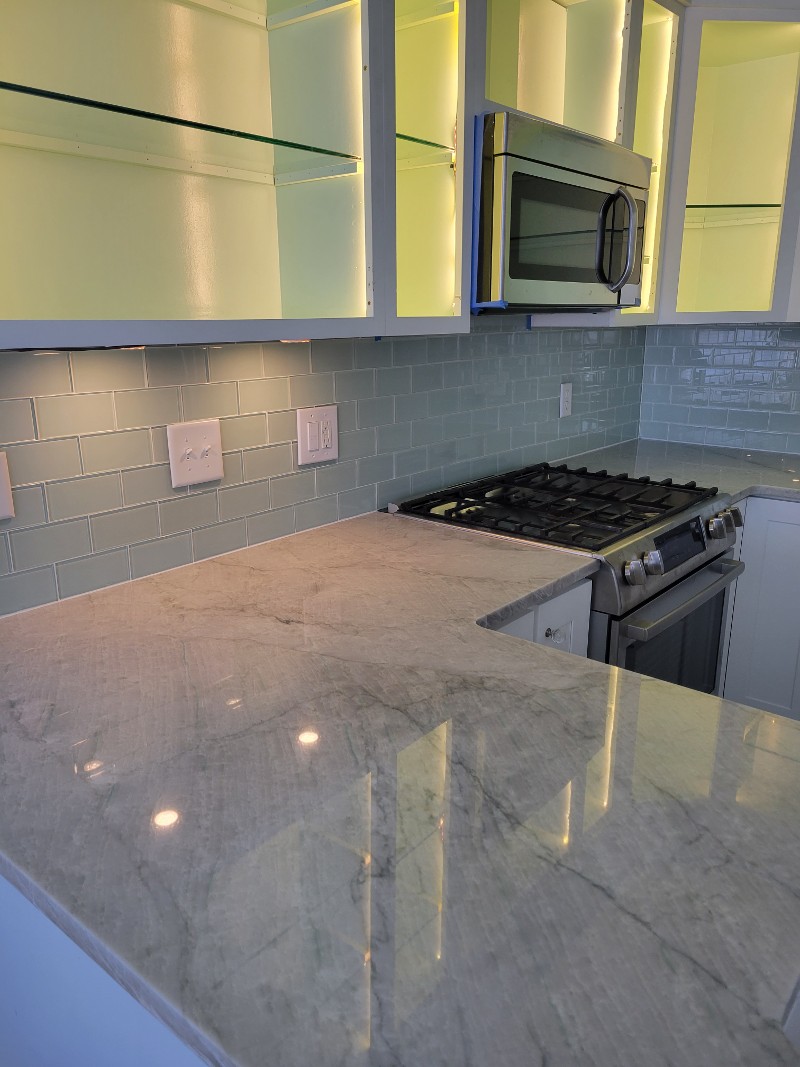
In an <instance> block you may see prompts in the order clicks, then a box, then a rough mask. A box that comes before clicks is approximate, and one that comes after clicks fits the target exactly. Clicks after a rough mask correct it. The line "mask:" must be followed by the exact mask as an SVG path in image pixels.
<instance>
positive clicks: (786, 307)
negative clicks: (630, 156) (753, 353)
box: [656, 0, 800, 324]
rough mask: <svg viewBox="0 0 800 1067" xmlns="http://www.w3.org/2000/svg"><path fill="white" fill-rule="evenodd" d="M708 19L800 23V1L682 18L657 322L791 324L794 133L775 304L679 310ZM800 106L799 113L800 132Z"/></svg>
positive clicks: (795, 273) (796, 204) (794, 304)
mask: <svg viewBox="0 0 800 1067" xmlns="http://www.w3.org/2000/svg"><path fill="white" fill-rule="evenodd" d="M708 21H719V22H796V21H800V2H798V0H794V2H793V3H792V4H791V5H790V6H785V7H780V6H779V5H777V4H774V3H773V4H771V5H770V6H769V7H767V8H759V7H757V6H755V5H754V4H753V3H752V2H750V3H747V4H745V3H742V4H739V5H738V6H732V5H731V4H726V5H724V6H723V5H721V4H713V3H712V4H708V3H707V4H705V5H704V4H702V3H701V4H699V5H696V6H693V7H690V8H688V9H687V10H686V11H685V12H684V14H683V17H682V23H683V26H682V31H681V32H682V41H681V47H680V53H679V71H678V85H677V94H676V101H675V114H674V123H673V131H674V132H673V138H672V150H671V167H670V174H669V180H668V186H667V198H666V202H665V218H664V234H663V243H662V271H661V280H660V285H659V290H658V293H657V298H656V321H657V322H658V323H660V324H685V323H693V324H697V323H699V324H703V323H717V322H719V321H720V319H721V318H724V320H725V322H732V323H736V322H742V323H747V322H764V321H765V319H766V320H769V321H771V322H772V321H778V322H786V321H792V320H793V318H796V317H797V315H798V313H800V257H798V247H797V246H798V238H799V237H800V196H793V195H792V190H793V189H797V188H798V187H799V186H800V137H798V136H793V138H792V145H791V150H790V154H789V162H788V168H787V175H786V194H785V197H784V200H785V202H784V207H783V213H782V217H781V232H780V235H779V244H778V257H777V264H776V270H775V287H774V290H773V297H772V307H771V308H769V309H766V310H764V309H762V310H760V311H759V310H756V311H724V310H720V311H705V312H702V311H701V312H697V311H692V312H688V311H683V312H680V311H678V310H677V299H678V279H679V275H680V267H681V253H682V248H683V226H684V214H685V210H686V197H687V192H688V184H689V163H690V159H691V150H692V133H693V128H694V112H695V99H696V89H697V81H698V74H699V69H700V45H701V38H702V33H703V27H704V26H705V24H706V22H708ZM798 119H800V109H796V111H795V117H794V133H795V134H796V132H797V124H798Z"/></svg>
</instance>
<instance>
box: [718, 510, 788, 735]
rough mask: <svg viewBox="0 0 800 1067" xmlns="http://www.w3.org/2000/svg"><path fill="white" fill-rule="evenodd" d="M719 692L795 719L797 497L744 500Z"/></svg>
mask: <svg viewBox="0 0 800 1067" xmlns="http://www.w3.org/2000/svg"><path fill="white" fill-rule="evenodd" d="M742 534H743V536H742V542H741V546H742V547H741V558H742V560H743V561H744V564H745V571H744V574H742V576H741V578H739V580H738V582H737V586H736V591H735V594H734V597H735V599H734V604H733V615H732V622H731V633H730V642H729V645H728V655H727V670H726V672H725V682H724V687H723V696H724V697H725V698H726V699H728V700H736V701H738V702H739V703H742V704H750V705H752V706H753V707H755V708H761V709H763V710H764V711H771V712H775V713H776V714H779V715H788V716H791V717H792V718H795V719H800V678H799V677H798V666H800V566H798V549H799V548H800V503H797V502H793V501H789V500H765V499H761V498H759V497H752V498H750V499H749V500H748V501H747V511H746V514H745V525H744V529H743V531H742Z"/></svg>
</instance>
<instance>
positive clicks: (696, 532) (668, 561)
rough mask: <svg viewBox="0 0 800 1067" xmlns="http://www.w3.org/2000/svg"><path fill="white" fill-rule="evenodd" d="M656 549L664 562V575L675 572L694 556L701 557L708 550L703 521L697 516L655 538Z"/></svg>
mask: <svg viewBox="0 0 800 1067" xmlns="http://www.w3.org/2000/svg"><path fill="white" fill-rule="evenodd" d="M653 541H654V543H655V546H656V549H657V551H658V552H660V553H661V558H662V560H663V561H664V574H666V573H667V572H668V571H674V570H675V568H676V567H680V565H681V563H686V561H687V560H690V559H691V558H692V556H699V555H701V554H702V553H703V552H705V550H706V536H705V532H704V530H703V520H702V519H701V518H700V517H699V516H697V517H696V518H694V519H690V520H689V522H685V523H683V525H682V526H676V527H675V529H674V530H670V531H669V532H668V533H665V534H661V536H660V537H655V538H653Z"/></svg>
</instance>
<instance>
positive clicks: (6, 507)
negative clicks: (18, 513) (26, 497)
mask: <svg viewBox="0 0 800 1067" xmlns="http://www.w3.org/2000/svg"><path fill="white" fill-rule="evenodd" d="M13 518H14V498H13V497H12V495H11V476H10V475H9V473H8V458H7V457H6V454H5V452H0V519H13Z"/></svg>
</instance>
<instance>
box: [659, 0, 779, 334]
mask: <svg viewBox="0 0 800 1067" xmlns="http://www.w3.org/2000/svg"><path fill="white" fill-rule="evenodd" d="M787 7H788V5H784V6H781V5H779V4H777V3H775V4H772V3H769V2H765V3H764V4H761V5H758V4H755V3H752V4H745V3H743V4H741V5H738V9H737V10H734V9H733V6H732V5H731V6H725V7H722V6H720V7H719V8H718V9H717V10H714V8H713V7H712V6H711V5H695V6H692V7H690V8H688V9H687V10H686V12H685V14H684V15H683V16H682V20H681V21H682V25H683V29H682V37H681V46H680V73H679V78H678V93H677V107H676V116H675V123H674V130H675V133H674V138H673V143H672V147H671V153H670V154H671V160H672V162H671V168H670V177H669V196H668V205H667V208H666V215H667V228H666V231H665V235H664V251H663V254H662V271H661V277H662V282H661V285H660V297H659V320H660V321H662V322H667V321H669V322H684V321H685V322H691V323H693V324H694V323H697V322H710V323H715V322H718V321H719V316H720V314H724V316H725V319H726V321H736V322H748V321H750V322H752V321H756V322H760V321H763V320H764V314H765V312H770V313H771V316H770V317H771V320H772V319H776V320H779V321H785V319H786V317H787V310H788V307H789V299H790V291H791V286H792V282H793V278H794V280H795V281H796V277H795V275H794V273H793V272H794V268H795V253H796V244H797V233H798V218H800V201H798V198H797V197H796V196H794V195H793V189H794V188H795V187H796V185H797V177H796V175H797V170H798V166H800V145H798V143H797V139H796V138H794V130H795V125H796V119H797V112H796V98H797V90H798V72H799V71H800V37H799V36H798V33H800V28H799V27H800V24H798V21H797V9H796V6H795V11H794V12H791V11H789V10H787ZM793 16H794V17H793Z"/></svg>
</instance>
